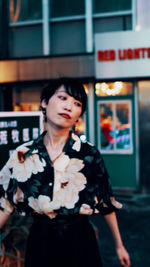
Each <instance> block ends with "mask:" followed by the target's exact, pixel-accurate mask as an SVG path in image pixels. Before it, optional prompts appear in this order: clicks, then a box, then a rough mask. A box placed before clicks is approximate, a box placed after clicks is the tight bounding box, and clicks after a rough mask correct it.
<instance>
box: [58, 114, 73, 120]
mask: <svg viewBox="0 0 150 267" xmlns="http://www.w3.org/2000/svg"><path fill="white" fill-rule="evenodd" d="M59 115H60V116H62V117H63V118H65V119H71V117H70V115H69V114H67V113H59Z"/></svg>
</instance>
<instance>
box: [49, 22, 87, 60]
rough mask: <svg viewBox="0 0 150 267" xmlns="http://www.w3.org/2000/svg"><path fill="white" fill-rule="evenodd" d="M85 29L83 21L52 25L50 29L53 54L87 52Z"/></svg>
mask: <svg viewBox="0 0 150 267" xmlns="http://www.w3.org/2000/svg"><path fill="white" fill-rule="evenodd" d="M84 27H85V24H84V21H82V20H79V21H69V22H57V23H52V24H51V28H50V34H51V44H50V45H51V47H50V50H51V54H57V55H58V54H69V53H70V54H71V53H83V52H85V29H84ZM72 33H74V34H72Z"/></svg>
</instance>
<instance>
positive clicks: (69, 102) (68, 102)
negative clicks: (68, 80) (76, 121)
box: [64, 100, 72, 111]
mask: <svg viewBox="0 0 150 267" xmlns="http://www.w3.org/2000/svg"><path fill="white" fill-rule="evenodd" d="M64 109H65V110H68V111H71V109H72V101H70V100H68V101H66V103H65V106H64Z"/></svg>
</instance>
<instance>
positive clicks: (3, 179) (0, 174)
mask: <svg viewBox="0 0 150 267" xmlns="http://www.w3.org/2000/svg"><path fill="white" fill-rule="evenodd" d="M10 177H11V172H10V170H9V168H8V163H7V164H6V165H5V166H4V167H3V169H2V170H1V171H0V185H2V186H3V189H4V190H5V191H7V189H8V185H9V181H10Z"/></svg>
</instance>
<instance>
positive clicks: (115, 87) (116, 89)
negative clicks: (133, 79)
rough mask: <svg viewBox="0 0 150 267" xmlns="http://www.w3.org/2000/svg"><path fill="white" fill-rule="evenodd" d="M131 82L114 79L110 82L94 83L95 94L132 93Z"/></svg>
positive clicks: (117, 94)
mask: <svg viewBox="0 0 150 267" xmlns="http://www.w3.org/2000/svg"><path fill="white" fill-rule="evenodd" d="M132 87H133V86H132V83H130V82H121V81H116V82H112V83H105V82H101V83H96V85H95V93H96V95H97V96H120V95H131V94H132Z"/></svg>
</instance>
